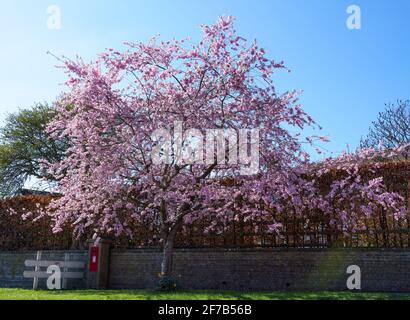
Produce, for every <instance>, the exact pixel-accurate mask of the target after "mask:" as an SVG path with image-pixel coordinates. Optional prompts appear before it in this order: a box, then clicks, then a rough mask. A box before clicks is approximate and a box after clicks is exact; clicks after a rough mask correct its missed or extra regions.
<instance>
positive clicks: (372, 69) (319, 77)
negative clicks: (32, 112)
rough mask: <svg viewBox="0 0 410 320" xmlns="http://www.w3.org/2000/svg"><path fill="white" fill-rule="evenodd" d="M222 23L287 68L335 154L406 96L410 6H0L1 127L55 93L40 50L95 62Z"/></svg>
mask: <svg viewBox="0 0 410 320" xmlns="http://www.w3.org/2000/svg"><path fill="white" fill-rule="evenodd" d="M351 4H356V5H358V6H359V7H360V8H361V14H362V21H361V24H362V25H361V27H362V28H361V30H349V29H348V28H347V27H346V20H347V18H348V14H347V13H346V9H347V7H348V6H349V5H351ZM50 5H57V6H59V8H60V9H61V19H62V20H61V22H62V26H61V29H60V30H49V29H48V28H47V25H46V23H47V19H48V17H49V16H48V14H47V8H48V7H49V6H50ZM220 15H233V16H235V17H236V19H237V21H236V28H237V30H238V33H240V34H241V35H243V36H244V37H245V38H247V39H249V40H251V39H253V38H256V39H258V42H259V43H260V45H261V46H263V47H264V48H266V49H267V52H268V54H269V56H270V57H271V58H274V59H276V60H284V61H285V63H286V65H287V66H288V67H289V68H290V69H291V70H292V73H290V74H287V73H285V72H283V73H279V74H278V75H277V86H278V88H279V89H280V90H281V91H283V90H290V89H300V90H303V91H304V92H303V94H302V96H301V102H302V105H303V107H304V109H305V110H306V111H307V112H308V113H309V114H311V115H312V116H313V118H314V119H315V120H316V121H317V122H318V123H319V124H320V125H321V126H322V127H323V134H326V135H328V136H329V137H330V139H331V142H330V143H328V144H327V145H326V149H328V150H329V151H331V152H334V153H335V154H337V153H339V152H341V151H342V150H344V149H345V148H346V145H347V144H349V145H350V148H351V149H354V148H355V147H356V146H357V144H358V142H359V140H360V137H361V136H363V135H365V134H366V132H367V130H368V127H369V125H370V123H371V121H372V120H374V119H375V118H376V116H377V114H378V112H380V111H381V110H383V108H384V103H385V102H389V101H395V100H397V99H409V98H410V94H409V86H410V61H409V59H410V1H408V0H390V1H388V0H362V1H361V0H350V1H346V0H310V1H306V0H266V1H262V0H259V1H258V0H253V1H245V0H239V1H238V0H236V1H234V0H225V1H223V0H211V1H209V0H208V1H202V2H199V1H188V0H186V1H181V0H179V1H178V0H174V1H165V0H162V1H155V0H149V1H148V0H139V1H136V0H134V1H131V0H130V1H125V0H122V1H121V0H117V1H97V0H86V1H79V0H66V1H63V0H61V1H57V0H55V1H44V0H36V1H32V0H26V1H24V0H13V1H11V0H2V1H1V2H0V43H1V50H0V93H1V94H0V120H2V119H4V117H5V115H6V114H7V112H12V111H15V110H17V109H18V108H19V107H27V106H30V105H32V104H33V102H41V101H52V100H53V99H54V98H55V97H56V96H57V95H58V93H59V91H61V90H62V87H61V85H60V84H61V83H62V82H63V81H64V74H63V73H62V71H61V70H59V69H56V68H55V64H56V60H55V59H54V58H53V57H51V56H50V55H47V54H46V52H47V51H51V52H53V53H54V54H56V55H65V56H68V57H73V56H75V55H80V56H82V57H84V58H85V59H92V58H93V57H95V55H96V54H97V53H99V52H101V51H103V50H104V49H105V48H107V47H113V48H121V47H122V43H123V42H124V41H135V42H137V41H145V40H147V39H149V38H150V37H151V36H153V35H156V34H160V35H161V37H162V38H164V39H166V38H172V37H176V38H182V37H187V36H189V37H192V38H193V39H196V38H198V37H199V36H200V29H199V25H201V24H209V23H212V22H214V21H215V20H216V18H217V17H218V16H220Z"/></svg>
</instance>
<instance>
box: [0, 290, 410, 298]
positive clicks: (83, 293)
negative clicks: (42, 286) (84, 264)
mask: <svg viewBox="0 0 410 320" xmlns="http://www.w3.org/2000/svg"><path fill="white" fill-rule="evenodd" d="M211 299H212V300H410V294H400V293H377V292H375V293H369V292H350V291H340V292H247V291H243V292H242V291H224V290H220V291H218V290H192V291H172V292H163V291H154V290H64V291H43V290H38V291H33V290H24V289H1V288H0V300H211Z"/></svg>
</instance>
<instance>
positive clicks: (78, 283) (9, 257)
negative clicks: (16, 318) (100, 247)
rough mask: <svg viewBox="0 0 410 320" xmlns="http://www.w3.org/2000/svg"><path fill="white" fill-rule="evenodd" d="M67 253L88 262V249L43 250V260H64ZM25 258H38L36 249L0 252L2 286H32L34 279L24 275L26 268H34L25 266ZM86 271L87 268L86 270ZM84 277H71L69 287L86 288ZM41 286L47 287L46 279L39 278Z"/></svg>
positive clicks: (0, 279) (73, 258)
mask: <svg viewBox="0 0 410 320" xmlns="http://www.w3.org/2000/svg"><path fill="white" fill-rule="evenodd" d="M65 253H69V256H70V260H72V261H84V262H86V260H87V257H88V254H87V251H43V252H42V258H41V260H56V261H64V255H65ZM25 260H36V251H28V252H0V288H32V287H33V279H27V278H24V277H23V272H24V270H34V268H28V267H25V266H24V261H25ZM85 271H86V270H85ZM85 279H86V272H85V273H84V279H69V280H68V281H67V288H69V289H74V288H85V286H86V282H85ZM39 288H40V289H45V288H46V279H40V280H39Z"/></svg>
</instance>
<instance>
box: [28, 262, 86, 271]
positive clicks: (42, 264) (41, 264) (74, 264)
mask: <svg viewBox="0 0 410 320" xmlns="http://www.w3.org/2000/svg"><path fill="white" fill-rule="evenodd" d="M24 265H25V266H26V267H44V268H46V267H48V266H51V265H56V266H59V267H60V268H75V269H84V268H85V263H84V262H83V261H46V260H43V261H36V260H26V261H24Z"/></svg>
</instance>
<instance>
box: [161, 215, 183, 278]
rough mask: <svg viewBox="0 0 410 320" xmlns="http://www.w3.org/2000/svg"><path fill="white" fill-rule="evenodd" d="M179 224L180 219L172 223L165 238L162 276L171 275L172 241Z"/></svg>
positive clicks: (173, 241)
mask: <svg viewBox="0 0 410 320" xmlns="http://www.w3.org/2000/svg"><path fill="white" fill-rule="evenodd" d="M180 225H181V223H180V221H179V222H177V223H176V224H175V225H173V226H172V227H171V230H170V231H169V232H168V234H167V235H166V238H165V242H164V248H163V255H162V264H161V275H162V276H163V277H171V275H172V267H173V257H174V243H175V238H176V235H177V232H178V230H179V227H180Z"/></svg>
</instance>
